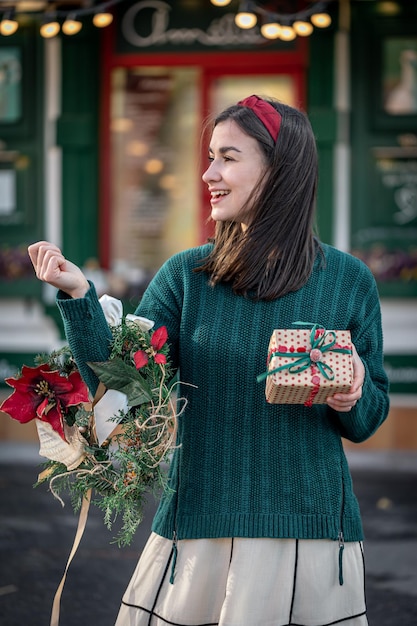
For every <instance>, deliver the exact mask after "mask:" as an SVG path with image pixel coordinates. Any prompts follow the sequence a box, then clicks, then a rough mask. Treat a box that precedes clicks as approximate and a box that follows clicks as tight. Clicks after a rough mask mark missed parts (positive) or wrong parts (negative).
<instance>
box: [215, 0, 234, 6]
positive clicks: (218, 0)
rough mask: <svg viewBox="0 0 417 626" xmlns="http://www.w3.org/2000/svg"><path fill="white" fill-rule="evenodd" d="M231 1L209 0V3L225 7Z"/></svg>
mask: <svg viewBox="0 0 417 626" xmlns="http://www.w3.org/2000/svg"><path fill="white" fill-rule="evenodd" d="M231 1H232V0H211V4H214V6H215V7H227V5H228V4H230V3H231Z"/></svg>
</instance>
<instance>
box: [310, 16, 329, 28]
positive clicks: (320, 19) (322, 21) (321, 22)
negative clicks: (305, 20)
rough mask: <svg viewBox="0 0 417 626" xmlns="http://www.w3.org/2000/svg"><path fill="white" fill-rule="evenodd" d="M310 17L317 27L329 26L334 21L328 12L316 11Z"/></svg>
mask: <svg viewBox="0 0 417 626" xmlns="http://www.w3.org/2000/svg"><path fill="white" fill-rule="evenodd" d="M310 19H311V21H312V22H313V24H314V26H317V28H327V27H328V26H330V24H331V23H332V18H331V17H330V15H329V14H328V13H315V14H313V15H312V16H311V18H310Z"/></svg>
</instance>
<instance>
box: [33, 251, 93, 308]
mask: <svg viewBox="0 0 417 626" xmlns="http://www.w3.org/2000/svg"><path fill="white" fill-rule="evenodd" d="M28 253H29V256H30V260H31V261H32V264H33V267H34V268H35V272H36V276H37V277H38V278H39V280H42V281H43V282H45V283H49V284H50V285H52V286H53V287H56V288H57V289H61V290H62V291H64V292H65V293H67V294H68V295H69V296H71V297H72V298H82V297H84V296H85V294H86V293H87V291H88V290H89V288H90V285H89V283H88V281H87V279H86V277H85V276H84V274H83V273H82V271H81V270H80V268H79V267H78V266H77V265H74V263H71V261H68V260H67V259H66V258H65V257H64V255H63V254H62V252H61V250H60V249H59V248H58V246H56V245H55V244H53V243H50V242H49V241H38V242H36V243H33V244H32V245H30V246H29V248H28Z"/></svg>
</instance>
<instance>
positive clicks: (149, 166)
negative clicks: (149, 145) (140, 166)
mask: <svg viewBox="0 0 417 626" xmlns="http://www.w3.org/2000/svg"><path fill="white" fill-rule="evenodd" d="M163 169H164V164H163V163H162V161H161V159H149V161H147V162H146V163H145V172H147V173H148V174H159V173H160V172H162V170H163Z"/></svg>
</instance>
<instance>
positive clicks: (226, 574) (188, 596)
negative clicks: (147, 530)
mask: <svg viewBox="0 0 417 626" xmlns="http://www.w3.org/2000/svg"><path fill="white" fill-rule="evenodd" d="M172 557H173V553H172V542H171V541H169V540H168V539H165V538H163V537H160V536H159V535H156V534H155V533H152V535H151V536H150V538H149V540H148V543H147V544H146V546H145V548H144V551H143V553H142V555H141V558H140V560H139V562H138V565H137V567H136V570H135V572H134V574H133V576H132V579H131V581H130V583H129V586H128V588H127V590H126V592H125V594H124V596H123V600H122V605H121V608H120V611H119V615H118V618H117V621H116V626H167V625H169V626H290V625H293V626H330V624H342V626H367V624H368V622H367V619H366V606H365V592H364V560H363V552H362V544H361V543H359V542H357V543H346V544H345V546H344V550H343V558H342V563H341V564H340V561H339V545H338V542H337V541H330V540H326V539H324V540H322V539H320V540H298V539H245V538H234V539H231V538H225V539H185V540H182V541H179V542H178V552H177V558H176V561H175V568H174V567H173V558H172ZM340 565H341V566H342V569H340ZM341 574H342V577H343V584H342V585H341V584H340V576H341ZM172 576H174V577H173V579H172ZM170 579H171V581H172V580H173V582H170Z"/></svg>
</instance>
